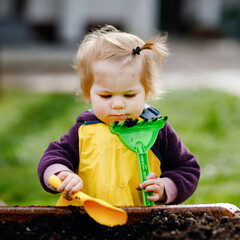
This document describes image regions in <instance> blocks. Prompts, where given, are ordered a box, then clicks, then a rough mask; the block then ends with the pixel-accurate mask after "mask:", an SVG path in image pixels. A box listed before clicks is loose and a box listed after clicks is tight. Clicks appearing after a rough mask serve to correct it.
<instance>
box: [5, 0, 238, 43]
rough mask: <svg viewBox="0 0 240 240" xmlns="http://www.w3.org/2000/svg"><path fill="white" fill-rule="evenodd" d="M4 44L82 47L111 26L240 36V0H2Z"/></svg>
mask: <svg viewBox="0 0 240 240" xmlns="http://www.w3.org/2000/svg"><path fill="white" fill-rule="evenodd" d="M0 3H1V5H0V34H1V43H4V44H10V43H13V44H16V43H29V42H31V43H32V42H34V43H35V42H47V43H68V44H73V43H78V42H79V40H80V39H81V38H82V36H83V35H84V34H85V33H86V32H88V31H89V30H90V29H91V28H92V27H96V26H97V25H103V24H113V25H115V26H116V27H118V28H120V29H121V30H125V31H128V32H132V33H135V34H137V35H140V36H141V37H143V38H148V37H149V36H151V35H152V34H153V33H154V31H156V29H158V30H161V31H167V32H174V33H176V34H181V35H183V34H184V35H186V34H187V35H197V36H199V35H200V36H204V37H235V38H239V37H240V1H239V0H217V1H216V0H213V1H208V0H167V1H166V0H162V1H161V0H148V1H146V0H131V1H128V0H114V1H109V0H1V1H0Z"/></svg>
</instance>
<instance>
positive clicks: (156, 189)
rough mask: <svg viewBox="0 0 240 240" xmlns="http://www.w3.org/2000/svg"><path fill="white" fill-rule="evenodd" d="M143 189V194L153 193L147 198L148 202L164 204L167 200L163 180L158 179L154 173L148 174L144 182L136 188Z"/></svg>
mask: <svg viewBox="0 0 240 240" xmlns="http://www.w3.org/2000/svg"><path fill="white" fill-rule="evenodd" d="M141 189H145V192H153V196H149V197H148V198H147V199H148V200H150V201H154V202H156V201H161V202H164V201H166V199H167V196H166V193H165V190H164V184H163V180H162V179H161V178H159V177H158V176H157V175H156V174H155V173H149V174H148V175H147V177H146V181H144V182H142V183H140V184H139V185H138V186H137V190H141Z"/></svg>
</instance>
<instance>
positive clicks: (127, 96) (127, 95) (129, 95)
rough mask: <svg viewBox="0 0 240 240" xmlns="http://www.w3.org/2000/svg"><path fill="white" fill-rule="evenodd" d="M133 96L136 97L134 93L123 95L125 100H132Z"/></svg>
mask: <svg viewBox="0 0 240 240" xmlns="http://www.w3.org/2000/svg"><path fill="white" fill-rule="evenodd" d="M135 96H136V93H132V94H124V97H126V98H132V97H135Z"/></svg>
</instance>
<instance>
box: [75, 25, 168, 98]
mask: <svg viewBox="0 0 240 240" xmlns="http://www.w3.org/2000/svg"><path fill="white" fill-rule="evenodd" d="M166 39H167V37H166V36H165V37H161V36H160V35H156V36H154V37H153V38H151V39H150V40H149V41H147V42H146V43H144V41H143V40H141V39H140V38H139V37H137V36H135V35H132V34H129V33H125V32H121V31H119V30H117V29H116V28H115V27H113V26H111V25H107V26H105V27H102V28H101V29H98V30H95V31H93V32H91V33H89V34H87V35H86V36H85V37H84V39H83V41H82V43H81V44H80V46H79V49H78V52H77V55H76V59H75V66H76V68H77V70H78V74H79V78H80V90H81V94H82V95H83V97H85V98H88V97H89V94H90V89H91V87H92V84H93V82H94V75H93V64H94V62H96V61H98V60H106V59H108V60H111V61H116V62H117V63H119V66H120V67H124V66H126V65H128V66H129V65H130V64H132V66H133V67H135V68H136V69H140V76H141V80H140V81H141V83H142V85H143V86H144V88H145V91H146V94H147V96H148V97H149V96H150V97H154V96H156V95H159V88H158V86H157V85H158V83H159V75H160V74H159V73H160V65H161V64H162V63H163V57H165V56H167V54H168V50H167V47H166V45H165V42H166ZM137 46H139V47H140V51H141V53H140V54H139V55H138V54H134V53H133V49H135V48H136V47H137ZM145 50H146V51H145Z"/></svg>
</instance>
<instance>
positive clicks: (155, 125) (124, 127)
mask: <svg viewBox="0 0 240 240" xmlns="http://www.w3.org/2000/svg"><path fill="white" fill-rule="evenodd" d="M166 121H167V117H163V118H162V117H160V118H153V119H151V120H142V121H140V122H138V120H137V119H136V120H132V119H126V120H125V121H124V122H122V123H119V122H117V121H116V122H114V123H112V124H111V125H110V132H111V133H113V134H115V135H117V136H118V137H119V139H120V140H121V142H122V143H123V144H124V145H125V146H126V147H127V148H128V149H130V150H131V151H133V152H135V153H136V154H137V159H138V167H139V173H140V179H141V182H144V181H145V180H146V176H147V175H148V174H149V165H148V154H147V153H148V150H149V148H151V147H152V145H153V144H154V142H155V141H156V138H157V135H158V131H159V130H160V129H161V128H163V127H164V124H165V122H166ZM142 196H143V203H144V206H153V205H154V202H153V201H149V200H148V199H147V197H148V196H152V192H151V193H149V192H147V193H145V192H144V189H142Z"/></svg>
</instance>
